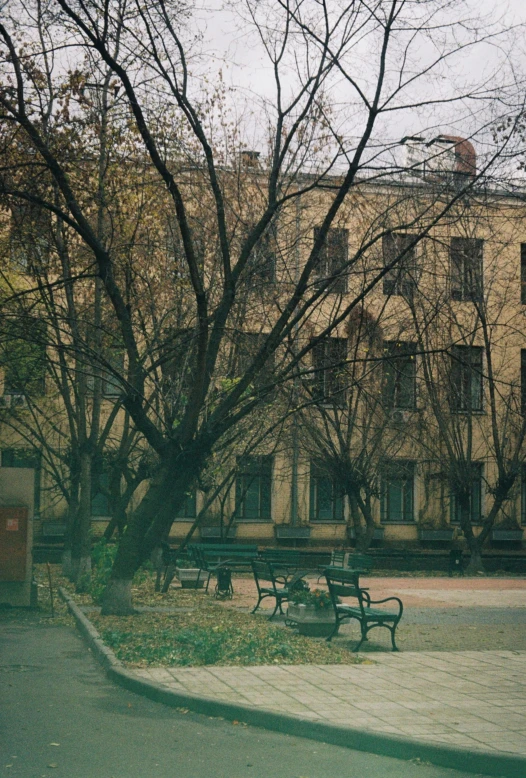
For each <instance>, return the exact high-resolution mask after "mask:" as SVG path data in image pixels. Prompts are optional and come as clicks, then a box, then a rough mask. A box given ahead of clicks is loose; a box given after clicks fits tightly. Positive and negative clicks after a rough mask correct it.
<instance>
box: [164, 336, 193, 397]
mask: <svg viewBox="0 0 526 778" xmlns="http://www.w3.org/2000/svg"><path fill="white" fill-rule="evenodd" d="M159 354H160V357H159V362H160V368H161V376H162V395H163V399H164V400H165V401H166V402H170V403H172V404H176V403H180V404H182V405H184V404H185V403H186V402H187V400H188V394H189V392H190V391H191V388H192V385H193V380H192V372H193V367H194V356H195V331H194V330H190V329H184V330H183V329H182V330H178V331H173V332H167V333H166V334H165V340H164V341H163V342H162V343H161V345H160V348H159Z"/></svg>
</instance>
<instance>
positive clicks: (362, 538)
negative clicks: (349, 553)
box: [347, 492, 375, 553]
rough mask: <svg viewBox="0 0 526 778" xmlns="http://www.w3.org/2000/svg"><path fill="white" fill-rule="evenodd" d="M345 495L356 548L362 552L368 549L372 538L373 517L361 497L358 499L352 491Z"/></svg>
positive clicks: (373, 528)
mask: <svg viewBox="0 0 526 778" xmlns="http://www.w3.org/2000/svg"><path fill="white" fill-rule="evenodd" d="M347 497H348V499H349V507H350V509H351V517H352V520H353V525H354V532H355V534H356V550H357V551H359V552H360V553H364V552H365V551H367V550H368V548H369V546H370V545H371V542H372V539H373V535H374V530H375V524H374V519H373V516H372V513H371V511H370V510H369V509H368V505H367V504H366V503H365V502H364V500H363V499H360V500H359V499H358V498H357V496H356V494H354V492H352V493H348V494H347ZM362 519H363V520H364V522H365V527H364V526H363V525H362Z"/></svg>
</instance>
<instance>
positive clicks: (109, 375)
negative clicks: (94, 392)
mask: <svg viewBox="0 0 526 778" xmlns="http://www.w3.org/2000/svg"><path fill="white" fill-rule="evenodd" d="M106 362H107V366H106V367H104V369H103V371H102V395H103V397H118V396H119V395H120V394H121V393H122V383H121V379H120V377H121V376H122V375H123V370H124V351H123V350H122V349H120V348H112V349H110V350H109V351H108V353H107V355H106Z"/></svg>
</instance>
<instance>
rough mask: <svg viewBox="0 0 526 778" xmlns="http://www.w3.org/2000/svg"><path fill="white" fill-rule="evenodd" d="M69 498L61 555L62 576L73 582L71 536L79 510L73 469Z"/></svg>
mask: <svg viewBox="0 0 526 778" xmlns="http://www.w3.org/2000/svg"><path fill="white" fill-rule="evenodd" d="M70 481H71V483H70V498H69V504H68V514H67V516H66V534H65V536H64V553H63V554H62V575H64V576H66V578H69V580H70V581H74V580H75V579H74V576H73V561H72V547H73V535H74V533H75V531H76V521H77V515H78V510H79V474H78V472H77V470H76V469H75V468H73V467H72V468H71V470H70Z"/></svg>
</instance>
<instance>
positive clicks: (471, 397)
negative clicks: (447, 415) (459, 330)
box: [450, 346, 483, 411]
mask: <svg viewBox="0 0 526 778" xmlns="http://www.w3.org/2000/svg"><path fill="white" fill-rule="evenodd" d="M482 389H483V381H482V348H481V347H480V346H453V348H452V351H451V399H450V403H451V409H452V410H453V411H481V410H482Z"/></svg>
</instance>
